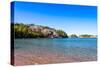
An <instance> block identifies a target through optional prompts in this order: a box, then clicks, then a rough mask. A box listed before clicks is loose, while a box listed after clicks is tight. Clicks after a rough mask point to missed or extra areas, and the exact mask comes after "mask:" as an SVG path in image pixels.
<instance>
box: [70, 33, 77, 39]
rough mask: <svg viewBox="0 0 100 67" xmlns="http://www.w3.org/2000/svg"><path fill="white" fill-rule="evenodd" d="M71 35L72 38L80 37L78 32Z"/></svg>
mask: <svg viewBox="0 0 100 67" xmlns="http://www.w3.org/2000/svg"><path fill="white" fill-rule="evenodd" d="M70 37H71V38H78V36H77V35H76V34H72V35H71V36H70Z"/></svg>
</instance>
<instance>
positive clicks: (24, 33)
mask: <svg viewBox="0 0 100 67" xmlns="http://www.w3.org/2000/svg"><path fill="white" fill-rule="evenodd" d="M11 33H12V34H11V35H12V36H13V35H14V37H15V38H68V35H67V33H66V32H64V31H63V30H56V29H54V28H50V27H47V26H40V25H35V24H22V23H20V24H18V23H16V24H13V23H12V24H11ZM70 37H71V38H96V37H97V36H94V35H89V34H83V35H79V36H77V35H76V34H72V35H70Z"/></svg>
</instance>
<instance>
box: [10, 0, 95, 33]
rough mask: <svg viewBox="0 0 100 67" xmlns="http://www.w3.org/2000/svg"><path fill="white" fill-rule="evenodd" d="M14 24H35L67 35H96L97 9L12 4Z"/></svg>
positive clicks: (74, 6)
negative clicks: (61, 31) (62, 31)
mask: <svg viewBox="0 0 100 67" xmlns="http://www.w3.org/2000/svg"><path fill="white" fill-rule="evenodd" d="M12 4H14V6H13V5H12V6H13V7H14V8H13V9H12V10H14V14H13V15H14V16H12V18H14V23H24V24H36V25H43V26H48V27H51V28H55V29H61V30H64V31H65V32H66V33H67V34H77V35H80V34H91V35H97V7H96V6H82V5H68V4H48V3H36V2H18V1H17V2H12Z"/></svg>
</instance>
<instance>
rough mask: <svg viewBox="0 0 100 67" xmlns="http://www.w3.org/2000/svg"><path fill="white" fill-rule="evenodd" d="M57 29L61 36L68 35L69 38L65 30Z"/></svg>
mask: <svg viewBox="0 0 100 67" xmlns="http://www.w3.org/2000/svg"><path fill="white" fill-rule="evenodd" d="M56 31H57V33H58V34H59V36H61V37H63V38H66V37H67V38H68V35H67V34H66V32H64V31H63V30H56Z"/></svg>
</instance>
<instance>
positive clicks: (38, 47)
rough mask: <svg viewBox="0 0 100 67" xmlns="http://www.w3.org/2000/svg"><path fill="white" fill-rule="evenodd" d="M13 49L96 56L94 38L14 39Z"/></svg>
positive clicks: (95, 41) (95, 40)
mask: <svg viewBox="0 0 100 67" xmlns="http://www.w3.org/2000/svg"><path fill="white" fill-rule="evenodd" d="M14 42H15V44H14V46H15V47H14V48H15V50H20V51H28V52H31V53H33V54H35V53H37V54H39V53H44V54H45V53H57V54H63V55H69V56H82V57H96V56H97V39H96V38H54V39H49V38H40V39H15V41H14Z"/></svg>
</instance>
